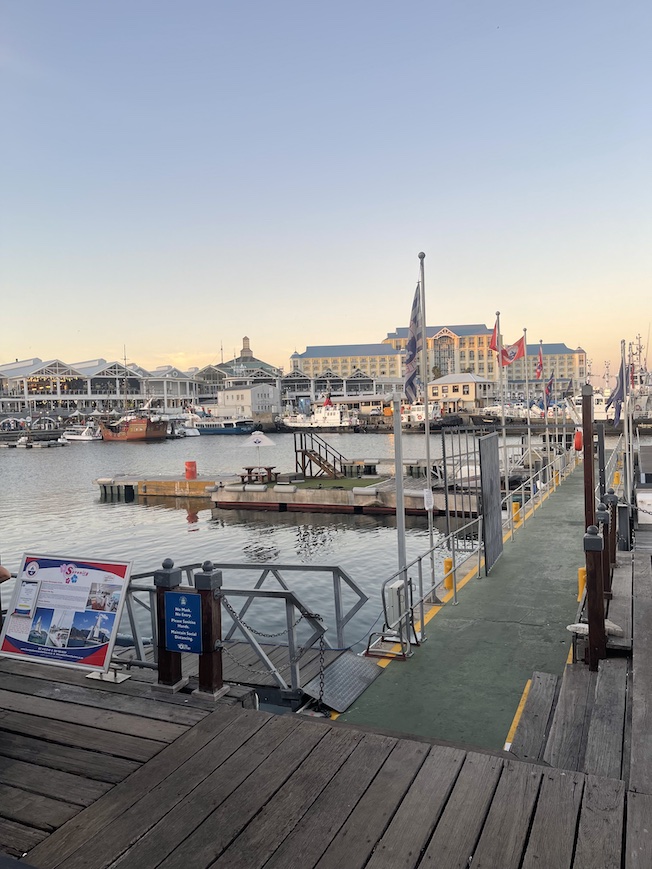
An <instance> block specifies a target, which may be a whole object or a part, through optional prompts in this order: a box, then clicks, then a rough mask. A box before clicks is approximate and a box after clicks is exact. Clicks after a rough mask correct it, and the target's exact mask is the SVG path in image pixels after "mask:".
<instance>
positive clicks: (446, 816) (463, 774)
mask: <svg viewBox="0 0 652 869" xmlns="http://www.w3.org/2000/svg"><path fill="white" fill-rule="evenodd" d="M503 763H504V761H502V760H501V759H500V758H497V757H492V756H491V755H487V754H475V753H474V752H469V754H467V756H466V759H465V761H464V765H463V766H462V769H461V770H460V774H459V776H458V777H457V781H456V782H455V787H454V788H453V792H452V794H451V795H450V798H449V800H448V803H447V804H446V808H445V809H444V812H443V814H442V816H441V818H440V819H439V823H438V824H437V826H436V827H435V832H434V833H433V836H432V838H431V839H430V842H429V843H428V847H427V848H426V850H425V852H424V855H423V858H422V860H421V863H419V867H421V866H424V867H436V869H459V867H465V866H469V865H470V858H471V857H472V855H473V852H474V850H475V846H476V843H477V841H478V838H479V836H480V831H481V830H482V826H483V824H484V822H485V819H486V817H487V812H488V811H489V806H490V804H491V800H492V799H493V795H494V793H495V790H496V785H497V783H498V779H499V777H500V773H501V771H502V768H503ZM501 869H502V867H501Z"/></svg>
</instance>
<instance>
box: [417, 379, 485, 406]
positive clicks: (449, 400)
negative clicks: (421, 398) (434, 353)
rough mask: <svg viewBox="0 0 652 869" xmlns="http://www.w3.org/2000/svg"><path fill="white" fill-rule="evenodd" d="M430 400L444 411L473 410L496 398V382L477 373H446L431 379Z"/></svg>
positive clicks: (429, 385)
mask: <svg viewBox="0 0 652 869" xmlns="http://www.w3.org/2000/svg"><path fill="white" fill-rule="evenodd" d="M428 400H429V402H430V403H431V404H433V405H436V404H439V407H440V408H441V411H442V413H459V412H460V411H467V412H472V411H475V410H478V409H479V408H483V407H486V406H487V404H492V403H493V402H494V401H495V400H496V383H495V382H494V381H493V380H485V378H483V377H478V375H477V374H467V373H461V374H446V375H445V376H444V377H438V378H437V379H436V380H432V381H430V383H429V384H428Z"/></svg>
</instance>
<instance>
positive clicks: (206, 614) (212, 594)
mask: <svg viewBox="0 0 652 869" xmlns="http://www.w3.org/2000/svg"><path fill="white" fill-rule="evenodd" d="M201 567H202V569H201V571H200V572H198V573H196V574H195V588H196V589H197V591H198V592H199V595H200V597H201V637H202V650H201V654H200V655H199V689H198V693H202V694H212V695H213V697H214V698H217V697H221V696H223V695H224V694H226V692H227V691H228V688H225V687H224V682H223V676H222V674H223V671H222V591H221V589H222V571H221V570H215V568H214V567H213V563H212V561H205V562H204V563H203V564H202V566H201Z"/></svg>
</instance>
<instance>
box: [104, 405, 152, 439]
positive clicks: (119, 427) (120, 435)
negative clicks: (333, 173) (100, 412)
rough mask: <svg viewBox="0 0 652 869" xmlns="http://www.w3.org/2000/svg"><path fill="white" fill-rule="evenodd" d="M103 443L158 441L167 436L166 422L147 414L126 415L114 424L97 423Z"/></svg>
mask: <svg viewBox="0 0 652 869" xmlns="http://www.w3.org/2000/svg"><path fill="white" fill-rule="evenodd" d="M98 424H99V427H100V432H101V434H102V440H105V441H159V440H165V438H166V437H167V434H168V421H167V419H163V418H162V417H160V416H153V415H151V414H148V413H138V412H135V413H128V414H125V416H122V417H120V419H117V420H116V421H115V422H103V421H102V420H100V421H99V423H98Z"/></svg>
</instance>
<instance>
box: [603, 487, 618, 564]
mask: <svg viewBox="0 0 652 869" xmlns="http://www.w3.org/2000/svg"><path fill="white" fill-rule="evenodd" d="M604 501H605V504H606V505H607V507H608V508H609V561H610V563H611V564H612V565H614V567H615V565H616V507H617V506H618V495H616V493H615V492H614V490H613V489H609V491H608V492H607V494H606V495H605V496H604Z"/></svg>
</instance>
